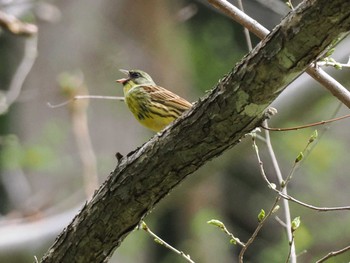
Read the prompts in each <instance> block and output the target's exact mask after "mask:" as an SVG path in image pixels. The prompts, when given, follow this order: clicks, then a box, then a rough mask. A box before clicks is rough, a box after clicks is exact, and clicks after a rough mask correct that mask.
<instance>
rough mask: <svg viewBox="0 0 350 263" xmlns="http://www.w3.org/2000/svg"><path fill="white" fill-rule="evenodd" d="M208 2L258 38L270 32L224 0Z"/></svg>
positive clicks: (209, 0)
mask: <svg viewBox="0 0 350 263" xmlns="http://www.w3.org/2000/svg"><path fill="white" fill-rule="evenodd" d="M208 2H209V3H210V4H211V5H212V6H214V7H216V8H217V9H219V10H220V11H221V12H223V13H224V14H226V15H227V16H229V17H230V18H232V19H233V20H235V21H236V22H237V23H239V24H241V25H242V26H244V27H245V28H247V29H248V30H249V31H250V32H252V33H253V34H255V35H256V36H257V37H258V38H260V39H263V38H264V37H266V36H267V35H268V34H269V33H270V31H269V30H268V29H267V28H265V27H264V26H262V25H261V24H259V23H258V22H257V21H256V20H254V19H252V18H251V17H250V16H248V15H246V14H245V13H244V12H243V11H241V10H239V9H238V8H237V7H235V6H234V5H232V4H231V3H229V2H227V1H226V0H208Z"/></svg>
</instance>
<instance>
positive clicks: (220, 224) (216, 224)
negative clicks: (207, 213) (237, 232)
mask: <svg viewBox="0 0 350 263" xmlns="http://www.w3.org/2000/svg"><path fill="white" fill-rule="evenodd" d="M207 224H209V225H213V226H217V227H220V228H221V229H224V228H225V225H224V224H223V223H222V222H221V221H219V220H216V219H212V220H209V221H208V222H207Z"/></svg>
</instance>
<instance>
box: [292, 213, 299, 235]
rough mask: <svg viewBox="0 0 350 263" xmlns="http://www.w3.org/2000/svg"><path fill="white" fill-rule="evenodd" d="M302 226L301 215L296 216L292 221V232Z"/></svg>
mask: <svg viewBox="0 0 350 263" xmlns="http://www.w3.org/2000/svg"><path fill="white" fill-rule="evenodd" d="M299 226H300V216H298V217H296V218H294V219H293V221H292V232H294V231H295V230H297V229H298V228H299Z"/></svg>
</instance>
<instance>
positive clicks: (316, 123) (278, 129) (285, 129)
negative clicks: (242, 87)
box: [260, 114, 350, 131]
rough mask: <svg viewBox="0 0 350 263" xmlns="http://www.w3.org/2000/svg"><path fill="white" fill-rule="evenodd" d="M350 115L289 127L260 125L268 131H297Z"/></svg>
mask: <svg viewBox="0 0 350 263" xmlns="http://www.w3.org/2000/svg"><path fill="white" fill-rule="evenodd" d="M349 117H350V114H347V115H344V116H340V117H337V118H332V119H329V120H326V121H319V122H314V123H309V124H305V125H300V126H294V127H289V128H271V127H267V126H266V125H264V124H263V125H261V126H260V127H261V128H263V129H264V130H268V131H297V130H300V129H305V128H310V127H315V126H319V125H324V124H327V123H331V122H335V121H340V120H343V119H347V118H349Z"/></svg>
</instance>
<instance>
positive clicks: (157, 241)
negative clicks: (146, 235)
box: [154, 238, 164, 245]
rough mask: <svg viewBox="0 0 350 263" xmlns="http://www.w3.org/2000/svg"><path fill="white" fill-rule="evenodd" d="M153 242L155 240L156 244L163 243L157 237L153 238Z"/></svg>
mask: <svg viewBox="0 0 350 263" xmlns="http://www.w3.org/2000/svg"><path fill="white" fill-rule="evenodd" d="M154 242H156V243H157V244H159V245H163V244H164V243H163V242H162V241H161V240H159V239H158V238H155V239H154Z"/></svg>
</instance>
